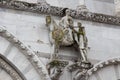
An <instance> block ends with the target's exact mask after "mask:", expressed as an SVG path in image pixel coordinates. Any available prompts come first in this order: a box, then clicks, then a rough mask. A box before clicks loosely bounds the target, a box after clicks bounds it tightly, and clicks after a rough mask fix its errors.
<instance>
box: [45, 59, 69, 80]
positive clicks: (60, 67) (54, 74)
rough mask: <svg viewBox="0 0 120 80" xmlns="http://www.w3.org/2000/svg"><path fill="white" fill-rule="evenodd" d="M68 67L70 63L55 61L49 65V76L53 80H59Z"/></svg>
mask: <svg viewBox="0 0 120 80" xmlns="http://www.w3.org/2000/svg"><path fill="white" fill-rule="evenodd" d="M66 65H68V62H65V61H59V60H53V61H51V62H50V63H48V65H47V69H48V74H49V75H50V78H51V79H52V80H59V77H60V76H61V75H62V73H63V71H64V68H65V67H66Z"/></svg>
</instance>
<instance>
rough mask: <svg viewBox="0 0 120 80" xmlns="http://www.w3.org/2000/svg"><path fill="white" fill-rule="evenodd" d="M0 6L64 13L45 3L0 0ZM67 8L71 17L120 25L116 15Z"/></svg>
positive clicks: (57, 14) (38, 11) (119, 19)
mask: <svg viewBox="0 0 120 80" xmlns="http://www.w3.org/2000/svg"><path fill="white" fill-rule="evenodd" d="M0 7H4V8H11V9H16V10H22V11H29V12H35V13H40V14H42V13H43V14H51V15H54V16H63V15H64V13H63V10H64V9H65V8H62V7H55V6H51V5H49V4H47V3H37V4H33V3H27V2H22V1H16V0H0ZM69 10H70V16H71V17H72V18H76V19H82V20H87V21H93V22H99V23H105V24H113V25H120V18H119V17H116V16H111V15H105V14H99V13H92V12H89V11H88V12H86V11H80V10H79V9H77V10H72V9H69Z"/></svg>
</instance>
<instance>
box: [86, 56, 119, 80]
mask: <svg viewBox="0 0 120 80" xmlns="http://www.w3.org/2000/svg"><path fill="white" fill-rule="evenodd" d="M87 73H88V76H89V79H88V80H119V79H120V76H119V74H120V57H116V58H111V59H108V60H105V61H101V62H99V63H98V64H96V65H95V66H94V67H93V68H92V69H90V70H89V71H88V72H87ZM110 75H111V77H110ZM106 76H109V77H106ZM105 78H111V79H105ZM113 78H114V79H113Z"/></svg>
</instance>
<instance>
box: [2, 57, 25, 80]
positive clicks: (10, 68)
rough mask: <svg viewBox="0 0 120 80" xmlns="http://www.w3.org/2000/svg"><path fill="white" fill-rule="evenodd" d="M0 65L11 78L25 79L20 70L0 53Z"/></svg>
mask: <svg viewBox="0 0 120 80" xmlns="http://www.w3.org/2000/svg"><path fill="white" fill-rule="evenodd" d="M0 67H1V68H2V69H3V70H5V71H6V72H7V73H8V74H9V75H10V76H11V78H12V79H13V80H26V79H25V77H24V76H23V75H22V74H21V73H20V71H19V70H18V69H17V68H16V67H15V66H14V65H13V64H12V63H11V62H9V61H8V60H7V59H6V58H5V57H3V56H2V55H0Z"/></svg>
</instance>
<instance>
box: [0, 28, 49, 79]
mask: <svg viewBox="0 0 120 80" xmlns="http://www.w3.org/2000/svg"><path fill="white" fill-rule="evenodd" d="M0 38H1V40H3V41H6V42H5V43H4V42H2V44H3V43H4V44H3V47H2V48H1V50H2V51H3V53H2V54H3V55H5V57H6V58H7V59H8V60H9V59H11V57H13V56H12V55H16V56H18V57H19V56H22V57H24V59H25V60H27V61H26V62H27V63H30V64H29V65H31V64H32V67H33V68H34V69H35V70H33V71H34V72H35V71H36V72H37V73H38V74H39V77H40V78H41V79H42V80H48V79H49V80H50V78H49V75H48V73H47V70H46V68H45V66H44V65H43V63H42V62H41V60H40V59H39V58H38V56H36V54H35V53H34V52H33V51H32V50H31V49H29V48H28V47H27V46H25V45H24V43H22V42H21V41H20V40H18V39H17V38H16V37H15V36H13V35H12V34H11V33H9V32H8V31H7V30H5V29H4V28H3V27H0ZM6 44H7V47H6V48H4V47H5V46H4V45H6ZM12 47H14V49H13V50H16V51H18V54H17V53H16V54H11V55H10V53H9V52H10V50H11V48H12ZM4 49H6V50H4ZM19 52H20V53H22V55H19ZM8 55H10V56H8ZM23 55H24V56H23ZM18 57H15V58H14V59H15V60H11V62H12V63H13V64H14V65H15V66H17V64H18V62H19V61H18V59H17V58H18ZM19 59H20V58H19ZM14 62H15V63H14ZM23 62H24V61H23ZM21 64H22V62H21ZM29 65H28V66H29ZM17 67H19V66H17ZM21 68H23V66H22V67H21ZM21 68H20V67H19V69H21ZM31 69H32V68H31ZM30 73H32V72H29V74H30ZM38 74H37V75H38ZM26 76H27V74H26ZM31 79H32V78H31ZM32 80H33V79H32ZM38 80H39V79H38Z"/></svg>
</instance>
